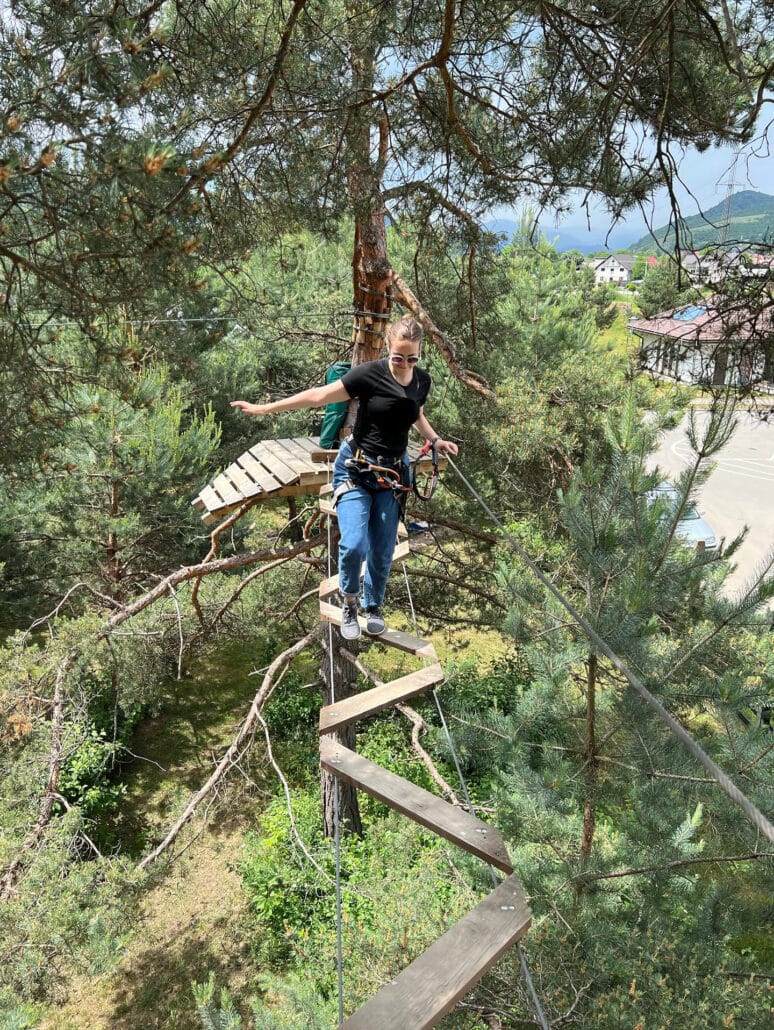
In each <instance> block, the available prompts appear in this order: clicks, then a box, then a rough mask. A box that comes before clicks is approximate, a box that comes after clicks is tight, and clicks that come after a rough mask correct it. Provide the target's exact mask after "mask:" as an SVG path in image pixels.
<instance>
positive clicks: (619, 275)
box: [592, 254, 635, 286]
mask: <svg viewBox="0 0 774 1030" xmlns="http://www.w3.org/2000/svg"><path fill="white" fill-rule="evenodd" d="M634 260H635V259H634V255H633V254H608V256H607V257H604V258H597V259H596V260H594V262H593V263H592V264H593V268H594V283H595V285H597V286H625V285H626V283H628V282H631V278H632V269H633V268H634Z"/></svg>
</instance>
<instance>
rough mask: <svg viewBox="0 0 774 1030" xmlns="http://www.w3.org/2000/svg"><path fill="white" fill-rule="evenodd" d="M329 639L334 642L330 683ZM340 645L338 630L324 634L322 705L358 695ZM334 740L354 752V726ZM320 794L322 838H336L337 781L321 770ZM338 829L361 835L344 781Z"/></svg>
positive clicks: (354, 675) (354, 674)
mask: <svg viewBox="0 0 774 1030" xmlns="http://www.w3.org/2000/svg"><path fill="white" fill-rule="evenodd" d="M331 637H332V638H333V681H332V682H331V653H330V645H331ZM342 643H343V641H342V639H341V635H340V633H339V631H338V630H337V629H335V628H334V629H333V633H332V634H331V633H330V632H329V631H328V630H327V629H326V631H325V632H323V660H322V666H321V667H320V677H321V679H322V681H323V684H324V685H323V691H322V701H323V704H324V705H330V704H333V703H334V701H343V700H344V698H345V697H351V696H352V695H353V694H356V693H357V671H356V670H355V669H353V667H352V665H350V663H349V662H347V661H345V660H344V659H343V658H342V657H341V656H340V654H339V648H340V647H341V646H342ZM348 643H349V648H350V650H354V647H353V642H352V641H349V642H348ZM334 737H335V739H336V740H337V741H338V742H339V743H340V744H343V746H344V747H347V748H349V749H350V750H354V748H355V727H354V725H350V726H345V727H344V728H343V730H342V731H341V732H340V733H336V734H334ZM320 791H321V795H322V816H323V829H324V832H325V836H326V837H334V836H335V834H336V777H335V776H334V775H333V774H332V773H329V772H327V771H326V770H324V769H323V770H321V772H320ZM339 826H340V827H341V830H342V832H344V833H362V832H363V824H362V822H361V820H360V807H359V805H358V799H357V788H356V787H353V786H352V784H351V783H345V782H344V781H343V780H341V781H339Z"/></svg>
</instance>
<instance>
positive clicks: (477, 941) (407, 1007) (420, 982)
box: [341, 876, 532, 1030]
mask: <svg viewBox="0 0 774 1030" xmlns="http://www.w3.org/2000/svg"><path fill="white" fill-rule="evenodd" d="M531 922H532V914H531V912H530V910H529V907H528V906H527V903H526V901H525V900H524V894H523V892H522V889H521V884H520V883H519V879H518V877H516V876H509V877H508V879H507V880H504V881H503V882H502V883H501V884H500V885H499V887H496V888H495V890H493V891H492V893H491V894H489V895H488V896H487V897H486V898H484V900H483V901H481V902H480V903H479V904H478V905H476V907H475V908H474V909H473V910H472V911H471V912H469V913H468V914H467V915H466V916H463V918H462V919H461V920H460V921H459V922H458V923H456V924H455V925H454V926H453V927H452V928H451V929H450V930H448V931H447V932H446V933H445V934H444V935H443V937H440V938H439V939H438V940H437V941H436V942H435V943H434V944H431V945H430V947H429V948H428V949H427V951H425V952H424V953H423V954H422V955H420V956H419V958H417V959H416V960H415V961H414V962H412V963H411V965H410V966H407V967H406V969H404V970H403V972H402V973H400V974H399V975H398V976H397V977H396V978H395V979H394V980H391V981H390V982H389V983H388V984H387V986H386V987H383V988H382V990H381V991H379V993H378V994H377V995H376V997H374V998H372V999H371V1000H370V1001H369V1002H367V1003H366V1004H365V1005H364V1006H363V1007H362V1008H360V1009H358V1011H357V1012H355V1013H354V1014H353V1015H352V1016H350V1018H349V1019H347V1020H345V1022H344V1023H342V1024H341V1025H342V1027H346V1028H347V1030H425V1028H427V1027H432V1026H435V1025H436V1023H437V1022H438V1020H439V1019H441V1017H442V1016H445V1015H446V1013H447V1012H451V1010H452V1009H453V1008H454V1006H455V1005H456V1004H457V1002H458V1001H459V1000H460V999H461V998H463V997H464V996H465V995H466V994H467V992H468V991H469V990H470V989H471V987H473V985H474V984H476V983H478V981H479V980H480V979H481V977H482V976H483V975H484V973H486V972H487V970H489V969H491V967H492V966H493V965H494V964H495V962H497V960H498V959H499V958H500V957H501V956H502V955H504V954H505V952H506V951H507V950H508V948H510V947H512V946H513V945H514V944H515V943H516V942H517V941H518V940H519V939H520V938H521V937H522V936H523V935H524V934H525V933H526V932H527V930H528V929H529V927H530V924H531Z"/></svg>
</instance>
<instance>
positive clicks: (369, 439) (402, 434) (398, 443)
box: [341, 359, 430, 458]
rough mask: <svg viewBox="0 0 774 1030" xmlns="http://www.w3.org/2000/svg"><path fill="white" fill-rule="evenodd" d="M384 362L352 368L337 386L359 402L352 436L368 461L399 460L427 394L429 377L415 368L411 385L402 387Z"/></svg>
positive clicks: (383, 360)
mask: <svg viewBox="0 0 774 1030" xmlns="http://www.w3.org/2000/svg"><path fill="white" fill-rule="evenodd" d="M387 361H388V359H382V360H381V361H365V362H363V364H362V365H355V367H354V368H353V369H351V371H349V372H347V374H346V375H344V376H342V379H341V382H342V384H343V386H344V388H345V389H346V391H347V393H348V394H349V395H350V397H357V398H358V400H359V401H360V405H359V407H358V411H357V420H356V421H355V429H354V434H353V435H354V437H355V439H356V440H357V442H358V444H359V445H360V446H361V447H362V448H363V450H364V451H365V453H366V454H368V455H369V456H371V457H375V456H378V455H381V456H382V457H383V458H399V457H401V456H402V455H403V453H404V452H405V450H406V447H407V446H408V434H409V429H411V427H412V426H413V425H414V423H415V422H416V420H417V419H418V418H419V410H420V408H421V407H422V405H423V404H424V403H425V400H426V398H427V395H428V393H429V391H430V376H429V375H428V374H427V372H425V370H424V369H422V368H417V367H416V366H415V367H414V375H413V376H412V379H411V382H410V383H409V384H408V386H402V385H401V384H400V383H399V382H398V381H397V379H395V377H394V376H393V374H392V372H390V369H389V365H388V363H387Z"/></svg>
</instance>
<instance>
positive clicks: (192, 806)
mask: <svg viewBox="0 0 774 1030" xmlns="http://www.w3.org/2000/svg"><path fill="white" fill-rule="evenodd" d="M322 628H323V625H322V623H319V624H318V625H317V626H315V627H314V629H313V630H312V631H311V632H310V633H307V635H306V636H305V637H302V638H301V640H298V641H297V642H296V643H295V644H293V646H292V647H289V648H287V650H285V651H283V652H282V653H281V654H279V655H277V657H276V658H275V659H274V661H273V662H272V663H271V665H270V666H269V668H268V669H267V671H266V675H265V676H264V677H263V681H262V683H261V686H260V688H259V690H258V692H257V693H256V695H255V697H254V698H253V702H252V704H251V705H250V710H249V712H248V713H247V716H246V717H245V719H244V720H243V722H242V725H241V726H240V727H239V730H238V731H237V733H236V736H235V737H234V739H233V741H232V742H231V745H230V747H229V748H228V750H227V751H226V753H225V755H224V756H223V757H222V758H221V760H220V762H218V764H217V766H216V767H215V769H214V771H213V773H212V775H211V776H210V777H209V779H208V780H207V782H206V783H205V784H204V785H203V786H202V787H200V788H199V790H198V791H197V792H196V794H194V796H193V797H192V798H191V800H190V801H189V802H188V804H187V805H186V807H185V809H184V810H183V813H182V815H180V817H179V818H178V819H177V820H176V821H175V823H174V825H173V826H172V827H171V828H170V830H169V831H168V833H167V835H166V837H165V838H164V840H163V841H162V842H161V843H160V844H159V845H158V847H156V848H155V849H154V850H153V851H152V852H151V853H150V854H149V855H146V856H145V858H144V859H143V860H142V862H140V864H139V866H138V868H139V869H147V867H148V866H149V865H151V863H153V862H155V861H156V859H157V858H159V857H160V856H161V855H162V854H163V853H164V852H165V851H166V849H167V848H168V847H169V845H170V844H172V843H173V842H174V840H175V839H176V837H177V835H178V834H179V833H180V831H181V830H182V829H183V827H184V826H185V825H186V823H187V822H188V821H189V820H190V819H191V817H192V816H193V815H194V814H195V812H196V810H197V808H198V807H199V805H200V804H201V802H202V801H203V800H204V799H205V798H206V797H208V796H209V794H210V793H211V792H212V791H213V790H214V789H215V787H217V785H218V784H219V783H220V781H221V780H222V779H223V777H224V776H225V775H226V774H227V773H228V771H229V770H230V769H231V768H232V767H233V765H234V764H235V763H236V760H237V756H238V755H239V754H240V752H241V750H242V746H243V744H245V742H246V741H247V739H248V738H249V737H250V735H251V734H252V733H253V732H254V730H255V727H256V724H257V723H259V722H261V721H262V720H261V711H262V710H263V708H264V706H265V704H266V702H267V701H268V700H269V698H270V697H271V695H272V693H273V692H274V688H275V686H276V683H275V678H276V676H277V674H278V673H279V671H280V670H281V669H282V668H283V666H285V665H287V663H288V662H290V661H291V660H292V659H293V658H295V657H296V656H297V655H299V654H300V653H301V652H302V651H303V650H304V649H305V648H306V647H308V646H309V645H310V644H311V643H312V641H313V640H316V639H317V638H318V637H319V636H320V635H321V633H322Z"/></svg>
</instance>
